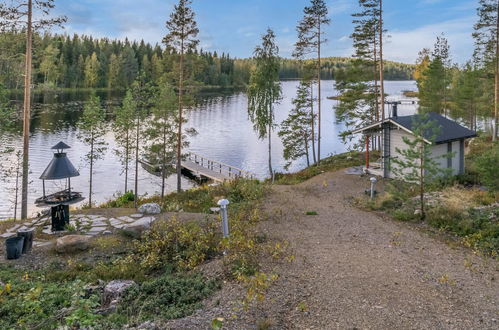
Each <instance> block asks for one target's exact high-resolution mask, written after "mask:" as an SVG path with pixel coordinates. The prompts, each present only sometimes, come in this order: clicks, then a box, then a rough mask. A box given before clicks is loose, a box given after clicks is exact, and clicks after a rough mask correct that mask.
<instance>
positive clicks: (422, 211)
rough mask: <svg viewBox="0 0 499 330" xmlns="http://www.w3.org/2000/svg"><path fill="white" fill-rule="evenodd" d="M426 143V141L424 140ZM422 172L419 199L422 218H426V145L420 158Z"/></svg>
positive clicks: (420, 174) (422, 148)
mask: <svg viewBox="0 0 499 330" xmlns="http://www.w3.org/2000/svg"><path fill="white" fill-rule="evenodd" d="M422 143H424V142H422ZM420 162H421V163H420V164H419V165H420V168H419V170H420V172H419V201H420V204H421V220H424V219H425V218H426V215H425V207H424V146H423V147H421V158H420Z"/></svg>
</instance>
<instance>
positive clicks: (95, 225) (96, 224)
mask: <svg viewBox="0 0 499 330" xmlns="http://www.w3.org/2000/svg"><path fill="white" fill-rule="evenodd" d="M91 224H92V227H102V226H107V223H106V222H104V221H100V220H99V221H92V222H91Z"/></svg>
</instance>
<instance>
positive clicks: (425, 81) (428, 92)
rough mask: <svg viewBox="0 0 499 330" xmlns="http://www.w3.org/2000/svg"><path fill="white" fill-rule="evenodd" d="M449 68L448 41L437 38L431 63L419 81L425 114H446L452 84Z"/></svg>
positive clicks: (420, 96) (420, 98)
mask: <svg viewBox="0 0 499 330" xmlns="http://www.w3.org/2000/svg"><path fill="white" fill-rule="evenodd" d="M449 66H450V60H449V45H448V43H447V40H446V39H445V38H444V37H443V36H442V37H437V41H436V43H435V47H434V50H433V52H432V54H431V57H430V62H429V64H428V66H427V68H426V69H425V70H424V71H422V72H421V77H420V78H419V79H418V80H417V83H418V89H419V100H420V108H421V110H422V111H423V112H436V113H442V114H444V115H445V114H446V109H447V106H448V105H447V103H448V94H449V92H448V88H449V84H450V79H449V77H450V75H449V70H450V68H449Z"/></svg>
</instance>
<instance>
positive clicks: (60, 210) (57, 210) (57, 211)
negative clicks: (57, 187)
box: [51, 204, 69, 231]
mask: <svg viewBox="0 0 499 330" xmlns="http://www.w3.org/2000/svg"><path fill="white" fill-rule="evenodd" d="M51 213H52V231H61V230H64V229H66V225H68V224H69V205H64V204H61V205H57V206H52V207H51Z"/></svg>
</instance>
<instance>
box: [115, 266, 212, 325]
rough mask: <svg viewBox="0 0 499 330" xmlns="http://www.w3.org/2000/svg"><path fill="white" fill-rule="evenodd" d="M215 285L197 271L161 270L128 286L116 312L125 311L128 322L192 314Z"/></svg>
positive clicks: (121, 312)
mask: <svg viewBox="0 0 499 330" xmlns="http://www.w3.org/2000/svg"><path fill="white" fill-rule="evenodd" d="M217 288H219V284H218V283H217V282H216V281H212V280H207V279H205V278H204V277H202V276H201V275H199V274H194V275H192V274H191V275H179V274H176V275H172V274H165V275H162V276H161V277H159V278H157V279H154V280H152V281H147V282H144V283H142V284H141V285H140V286H134V287H131V288H130V289H128V291H127V292H126V293H125V295H124V297H123V300H122V302H121V303H120V307H119V310H118V313H120V314H125V315H128V316H129V317H130V318H131V319H132V322H141V321H145V320H154V319H158V318H161V319H167V320H169V319H175V318H181V317H184V316H187V315H190V314H192V312H194V311H195V310H196V309H198V308H199V307H200V303H201V301H202V300H203V299H204V298H206V297H208V296H209V295H210V294H211V293H212V292H213V291H215V290H216V289H217Z"/></svg>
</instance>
